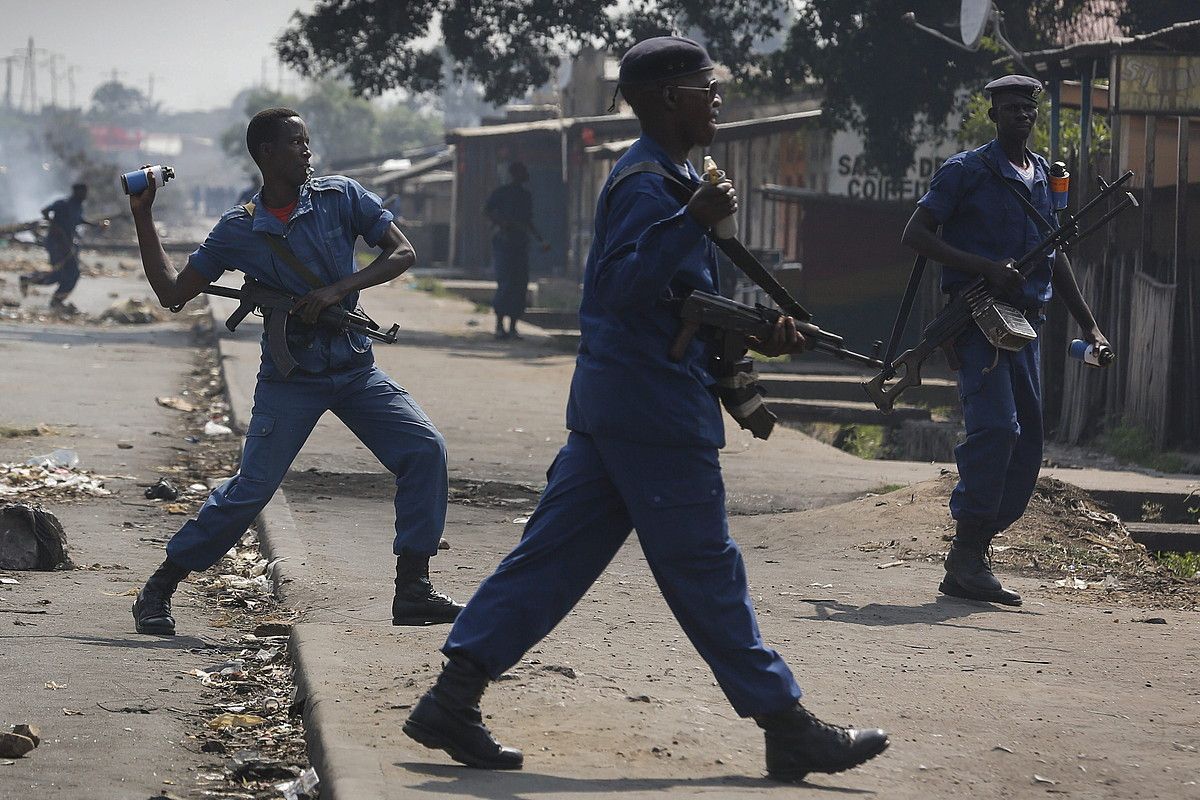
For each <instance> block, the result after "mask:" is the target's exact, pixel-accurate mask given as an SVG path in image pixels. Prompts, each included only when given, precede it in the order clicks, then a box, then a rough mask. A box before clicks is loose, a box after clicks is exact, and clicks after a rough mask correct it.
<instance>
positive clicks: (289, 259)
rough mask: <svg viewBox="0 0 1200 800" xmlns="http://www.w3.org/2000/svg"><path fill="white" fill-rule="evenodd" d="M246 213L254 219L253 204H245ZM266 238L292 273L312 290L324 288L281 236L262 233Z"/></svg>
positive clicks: (322, 282)
mask: <svg viewBox="0 0 1200 800" xmlns="http://www.w3.org/2000/svg"><path fill="white" fill-rule="evenodd" d="M242 208H243V209H245V211H246V213H247V214H249V215H250V218H251V220H253V219H254V203H246V204H244V205H243V206H242ZM262 235H263V236H264V237H266V240H267V244H268V245H270V247H271V249H272V250H274V251H275V255H277V256H279V260H280V261H282V262H283V263H285V264H287V265H288V266H289V267H291V268H292V271H293V272H295V273H296V274H297V275H299V276H300V277H301V278H302V279H303V280H304V282H305V283H307V284H308V285H309V287H310V288H312V289H320V288H322V287H324V286H325V281H323V280H321V279H320V278H318V277H317V276H316V274H314V273H313V271H312V270H311V269H309V268H308V267H306V266H304V262H303V261H301V260H300V257H299V256H297V255H296V254H295V253H294V252H293V251H292V248H290V247H288V243H287V240H286V239H284V238H283V237H282V236H276V235H275V234H273V233H267V232H266V231H263V234H262Z"/></svg>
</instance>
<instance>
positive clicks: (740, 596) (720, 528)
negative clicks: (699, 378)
mask: <svg viewBox="0 0 1200 800" xmlns="http://www.w3.org/2000/svg"><path fill="white" fill-rule="evenodd" d="M598 446H599V447H600V451H601V454H602V455H603V456H604V461H605V464H606V465H607V467H608V470H609V474H610V475H612V478H613V481H614V482H615V483H616V484H617V486H618V488H619V490H620V492H621V496H622V497H623V498H624V500H625V503H626V505H627V506H628V507H629V510H630V514H631V515H632V517H633V522H634V525H635V526H636V528H637V532H638V539H639V541H640V542H641V545H642V550H643V551H644V552H645V554H646V560H647V561H648V562H649V564H650V568H651V570H652V571H653V573H654V578H655V580H656V581H657V582H658V586H659V589H661V590H662V593H663V597H664V598H666V601H667V604H668V605H669V606H670V607H671V611H672V612H673V613H674V614H675V618H676V619H677V620H679V624H680V626H681V627H682V628H683V630H684V633H686V634H687V636H688V638H689V639H690V640H691V642H692V644H693V645H694V646H695V647H696V650H697V651H698V652H699V653H700V655H701V656H702V657H703V658H704V660H705V661H706V662H707V663H708V665H709V667H710V668H711V669H712V671H713V675H714V676H715V677H716V679H717V683H718V684H720V686H721V688H722V690H723V691H724V692H725V696H726V697H728V698H729V701H730V703H731V704H732V705H733V707H734V710H735V711H737V713H738V714H739V715H741V716H745V717H753V718H754V720H755V722H757V723H758V725H759V727H761V728H762V729H763V731H764V733H765V736H766V762H767V774H768V775H769V776H770V777H772V778H774V779H775V780H780V781H800V780H803V778H804V776H805V775H807V774H808V773H810V772H841V771H842V770H846V769H850V768H851V767H854V766H857V765H859V764H861V763H863V762H864V761H867V760H868V759H870V758H873V757H874V756H876V755H878V754H879V753H881V752H883V751H884V750H885V749H886V748H887V746H888V738H887V734H886V733H884V732H883V731H881V730H878V729H865V730H855V729H852V728H842V727H840V726H836V725H830V724H827V723H824V722H822V721H821V720H819V719H817V718H816V717H815V716H813V714H812V713H811V712H809V711H808V710H807V709H805V708H804V707H803V706H802V705H800V703H799V698H800V687H799V686H797V685H796V682H795V680H794V679H793V677H792V673H791V670H790V669H788V666H787V664H786V663H784V661H783V659H782V658H781V657H780V655H779V654H778V653H776V652H775V651H774V650H773V649H771V648H769V647H767V646H766V645H765V644H764V643H763V641H762V637H761V636H760V634H759V630H758V622H757V620H756V618H755V615H754V606H753V603H752V602H751V600H750V590H749V586H748V584H747V581H746V570H745V566H744V564H743V562H742V556H741V552H740V551H739V550H738V546H737V544H736V543H735V542H734V541H733V540H732V539H731V538H730V537H729V530H728V525H727V518H726V515H725V487H724V485H723V483H722V481H721V472H720V464H719V462H718V459H717V451H716V450H715V449H709V448H699V447H696V448H687V447H679V448H654V447H650V446H647V445H641V444H631V443H628V442H619V441H614V440H599V441H598Z"/></svg>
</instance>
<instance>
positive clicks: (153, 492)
mask: <svg viewBox="0 0 1200 800" xmlns="http://www.w3.org/2000/svg"><path fill="white" fill-rule="evenodd" d="M179 495H180V491H179V489H178V488H176V486H175V484H173V483H171V482H170V481H169V480H167V479H166V478H159V479H158V481H156V482H155V483H154V485H153V486H149V487H147V488H146V491H145V496H146V499H147V500H177V499H179Z"/></svg>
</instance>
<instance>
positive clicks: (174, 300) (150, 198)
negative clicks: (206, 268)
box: [129, 177, 211, 308]
mask: <svg viewBox="0 0 1200 800" xmlns="http://www.w3.org/2000/svg"><path fill="white" fill-rule="evenodd" d="M157 190H158V189H157V186H155V183H154V178H153V177H151V178H150V186H149V187H148V188H147V189H145V190H144V191H142V192H139V193H137V194H131V195H129V210H130V211H131V212H132V213H133V225H134V229H135V230H136V231H137V238H138V250H139V251H140V252H141V256H142V269H143V270H145V272H146V279H147V280H148V281H150V288H152V289H153V290H154V294H155V296H157V297H158V302H159V303H161V304H162V305H163V307H164V308H171V307H172V306H181V305H183V304H184V303H186V302H187V301H189V300H191V299H192V298H193V297H195V296H196V295H198V294H200V292H201V291H203V289H204V287H205V286H208V284H209V283H211V281H209V279H208V278H206V277H205V276H204V275H202V274H201V273H200V271H199V270H197V269H196V268H194V267H192V266H191V264H190V263H189V264H188V265H186V266H185V267H184V268H183V272H176V271H175V267H174V266H172V265H171V259H170V258H168V257H167V253H166V251H165V250H163V247H162V242H160V241H159V239H158V230H157V229H156V228H155V227H154V215H153V213H152V212H151V209H152V208H153V206H154V196H155V193H156V192H157Z"/></svg>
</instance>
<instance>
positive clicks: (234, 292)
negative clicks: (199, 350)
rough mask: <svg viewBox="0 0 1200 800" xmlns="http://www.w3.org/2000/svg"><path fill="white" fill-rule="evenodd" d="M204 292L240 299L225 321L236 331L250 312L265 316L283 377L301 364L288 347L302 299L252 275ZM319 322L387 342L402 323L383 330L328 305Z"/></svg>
mask: <svg viewBox="0 0 1200 800" xmlns="http://www.w3.org/2000/svg"><path fill="white" fill-rule="evenodd" d="M203 291H204V293H205V294H211V295H216V296H217V297H228V298H231V299H233V300H237V301H238V307H237V309H236V310H235V311H234V312H233V313H232V314H230V315H229V319H227V320H225V327H226V328H228V329H229V330H230V331H233V330H236V329H237V326H238V325H239V324H241V322H242V320H244V319H245V318H246V315H247V314H249V313H250V312H251V311H254V310H255V309H258V310H259V311H260V312H262V315H263V325H264V326H265V327H266V329H267V350H268V351H269V352H270V353H271V360H272V361H274V362H275V367H276V369H278V370H279V373H280V374H281V375H283V377H285V378H287V377H290V376H291V374H292V373H293V372H295V371H296V368H297V367H298V366H299V364H298V363H297V362H296V359H295V357H294V356H293V355H292V353H291V351H290V350H288V345H287V333H288V321H289V320H291V318H292V315H291V313H290V312H291V310H292V309H293V308H295V307H296V303H297V302H299V298H298V297H295V296H294V295H290V294H287V293H286V292H280V291H277V290H275V289H272V288H270V287H268V286H264V285H263V284H261V283H259V282H258V281H256V280H254V279H253V278H247V279H246V282H245V283H244V284H242V288H241V289H230V288H229V287H227V286H220V285H218V284H212V285H209V286H206V287H204V290H203ZM181 308H183V306H172V307H171V310H172V311H179V310H180V309H181ZM317 325H319V326H321V327H323V328H332V329H334V330H343V331H354V332H355V333H360V334H362V335H363V336H366V337H367V338H369V339H373V340H375V341H377V342H383V343H384V344H394V343H395V341H396V338H397V337H396V334H397V332H398V331H399V330H400V326H399V325H396V324H393V325H392V327H391V328H389V329H388V330H386V331H384V330H381V329H380V327H379V323H377V322H375V320H373V319H371V318H370V317H368V316H367V315H366V314H364V313H362V312H361V311H358V310H355V311H347V310H346V309H344V308H342V307H341V306H337V305H333V306H329V307H328V308H326V309H325V310H323V311H322V312H321V314H320V315H319V316H318V317H317Z"/></svg>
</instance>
